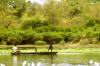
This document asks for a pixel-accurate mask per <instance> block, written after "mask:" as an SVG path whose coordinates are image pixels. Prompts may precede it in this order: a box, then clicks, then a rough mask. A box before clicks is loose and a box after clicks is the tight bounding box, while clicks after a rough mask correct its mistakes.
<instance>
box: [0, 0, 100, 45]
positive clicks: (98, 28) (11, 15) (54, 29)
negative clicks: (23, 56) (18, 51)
mask: <svg viewBox="0 0 100 66" xmlns="http://www.w3.org/2000/svg"><path fill="white" fill-rule="evenodd" d="M99 6H100V1H99V0H61V1H60V2H59V1H53V0H52V1H51V0H48V1H47V2H46V3H44V4H43V5H40V4H38V3H31V2H30V1H28V2H26V1H25V0H0V44H1V45H3V44H6V45H14V44H22V45H24V44H38V45H41V44H43V45H45V44H50V43H54V44H65V43H67V42H72V43H79V44H97V43H98V44H99V41H100V7H99Z"/></svg>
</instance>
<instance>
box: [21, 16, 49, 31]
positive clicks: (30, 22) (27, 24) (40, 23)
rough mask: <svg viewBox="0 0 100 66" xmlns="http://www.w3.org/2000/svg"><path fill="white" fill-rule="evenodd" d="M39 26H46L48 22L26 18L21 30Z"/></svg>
mask: <svg viewBox="0 0 100 66" xmlns="http://www.w3.org/2000/svg"><path fill="white" fill-rule="evenodd" d="M41 26H48V22H47V21H45V20H42V19H39V18H35V17H32V18H27V19H25V20H24V22H23V23H22V24H21V28H22V29H28V28H32V29H34V28H36V27H41Z"/></svg>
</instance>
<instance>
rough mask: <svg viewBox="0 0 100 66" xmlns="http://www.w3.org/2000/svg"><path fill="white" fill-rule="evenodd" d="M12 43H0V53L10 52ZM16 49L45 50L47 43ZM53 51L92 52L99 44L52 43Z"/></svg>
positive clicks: (22, 50)
mask: <svg viewBox="0 0 100 66" xmlns="http://www.w3.org/2000/svg"><path fill="white" fill-rule="evenodd" d="M12 47H13V45H1V46H0V53H1V54H7V53H11V52H12ZM17 47H18V49H19V50H20V51H21V52H35V49H34V48H36V49H37V52H47V51H48V47H49V45H44V46H40V45H38V46H37V45H18V46H17ZM53 51H54V52H58V53H93V52H98V53H99V52H100V46H99V44H98V45H78V44H72V45H53Z"/></svg>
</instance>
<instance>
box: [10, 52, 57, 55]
mask: <svg viewBox="0 0 100 66" xmlns="http://www.w3.org/2000/svg"><path fill="white" fill-rule="evenodd" d="M20 54H33V55H34V54H42V55H50V54H57V52H30V53H21V52H13V53H11V55H20Z"/></svg>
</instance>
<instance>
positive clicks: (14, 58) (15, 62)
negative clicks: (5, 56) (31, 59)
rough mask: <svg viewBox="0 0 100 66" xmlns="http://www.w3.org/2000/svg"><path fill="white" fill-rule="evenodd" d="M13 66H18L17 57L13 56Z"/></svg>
mask: <svg viewBox="0 0 100 66" xmlns="http://www.w3.org/2000/svg"><path fill="white" fill-rule="evenodd" d="M13 66H17V56H13Z"/></svg>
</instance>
